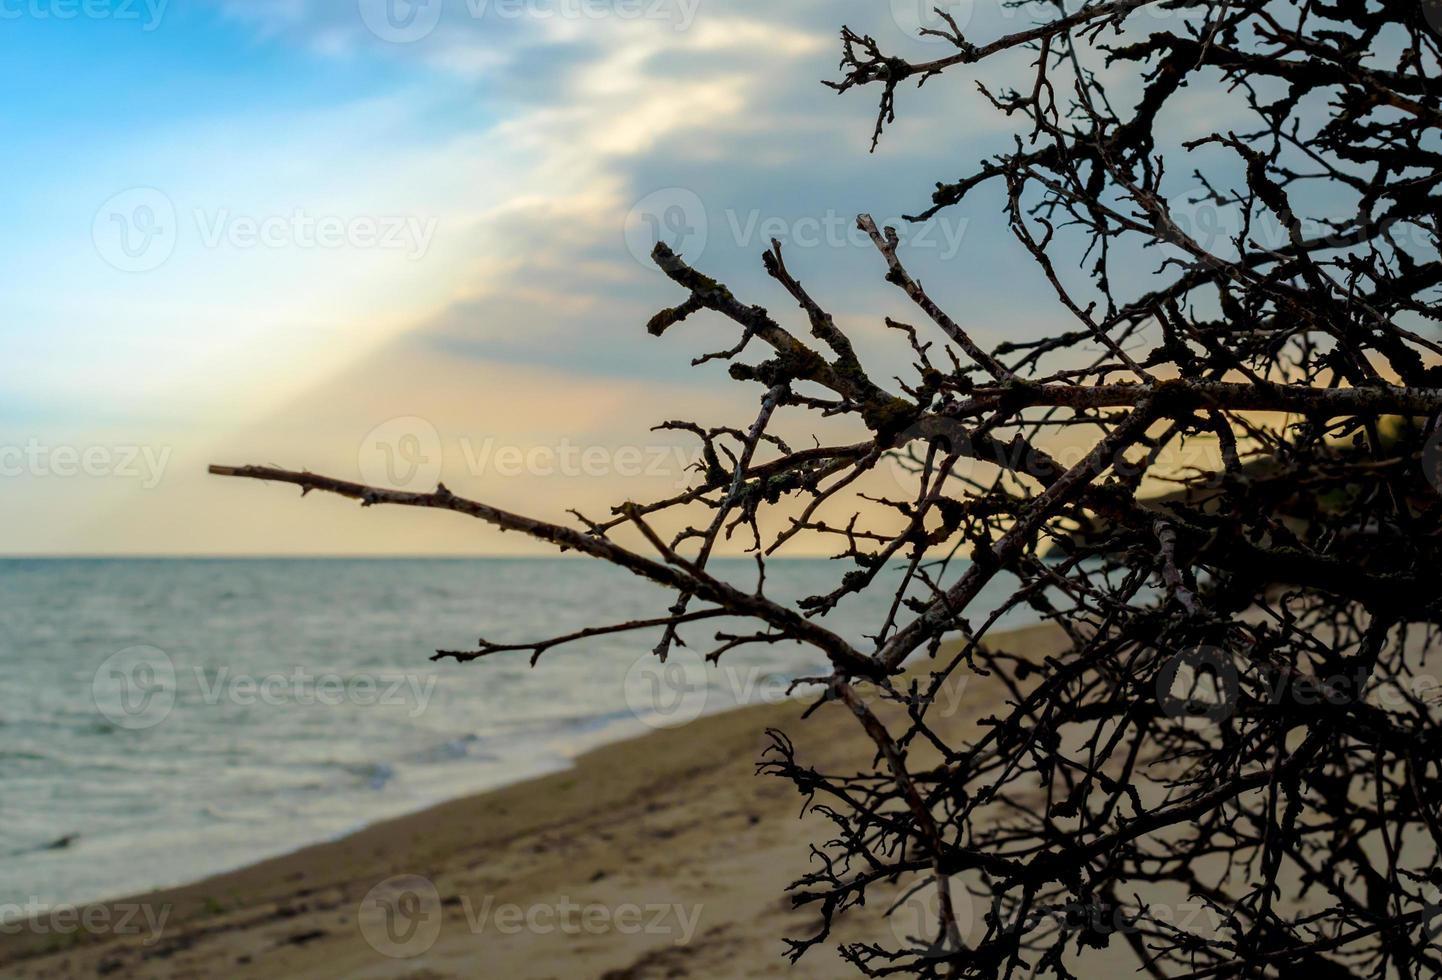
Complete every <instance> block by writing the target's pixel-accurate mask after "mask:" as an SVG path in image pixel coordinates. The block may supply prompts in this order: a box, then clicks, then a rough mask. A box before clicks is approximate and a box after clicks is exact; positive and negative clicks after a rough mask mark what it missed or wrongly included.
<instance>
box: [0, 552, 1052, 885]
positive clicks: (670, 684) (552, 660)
mask: <svg viewBox="0 0 1442 980" xmlns="http://www.w3.org/2000/svg"><path fill="white" fill-rule="evenodd" d="M849 567H850V566H849V565H847V566H845V567H843V566H842V565H839V564H837V563H835V562H828V561H823V560H792V561H775V562H770V563H768V570H767V578H766V583H765V589H766V593H767V595H769V596H771V597H773V598H775V599H777V600H780V601H788V600H795V599H797V598H799V597H802V596H806V595H813V594H818V593H825V592H829V591H830V590H831V589H833V588H835V586H836V584H837V583H838V582H839V580H840V577H841V575H842V574H844V572H845V571H846V570H847V569H848V568H849ZM712 568H713V570H714V571H715V572H716V573H717V574H718V575H720V576H721V577H723V578H726V579H728V580H729V581H731V582H733V583H734V584H737V585H739V586H744V587H746V588H754V586H755V565H754V562H752V561H750V560H749V559H723V560H717V561H715V562H713V565H712ZM958 571H959V569H958ZM899 574H900V572H899V570H898V569H888V570H886V572H885V573H883V576H882V577H883V579H886V578H887V577H889V576H895V575H899ZM953 574H955V572H954V573H953ZM1014 584H1015V583H1014V581H1013V580H1009V579H1004V578H999V579H998V580H996V581H995V582H994V583H993V585H992V587H991V589H990V590H989V592H988V593H987V594H984V595H983V596H982V597H981V598H980V600H979V601H978V603H977V605H976V606H975V607H974V608H975V609H976V610H977V612H978V614H980V612H982V611H984V610H990V609H994V608H997V607H998V606H999V605H1000V604H1001V602H1002V601H1003V600H1004V598H1005V596H1006V595H1007V594H1008V593H1009V592H1010V588H1011V586H1013V585H1014ZM673 600H674V597H673V596H672V595H671V594H669V593H666V592H664V591H662V590H659V589H658V588H657V587H655V586H653V585H651V584H650V583H647V582H645V581H642V580H640V579H637V578H636V577H634V576H632V575H631V574H629V573H627V572H625V571H624V570H620V569H616V568H613V567H610V566H607V565H604V564H601V563H598V562H593V561H587V560H584V559H544V558H516V559H510V558H484V559H235V560H232V559H12V560H0V869H3V870H0V908H7V907H8V908H16V907H19V908H24V909H36V908H47V907H55V906H62V905H80V904H84V903H86V902H91V901H99V900H104V899H109V898H118V897H122V896H125V895H130V894H135V893H139V892H143V891H147V890H150V889H153V888H158V887H166V886H170V885H177V884H183V883H187V882H191V881H196V880H199V879H201V878H204V877H206V876H208V875H212V874H216V873H220V872H224V871H228V870H232V869H235V868H238V867H243V866H245V865H248V864H251V863H254V862H256V861H259V860H262V859H265V858H268V857H274V856H277V855H281V854H285V853H289V852H290V851H293V850H296V849H298V848H301V847H304V846H306V845H309V844H314V843H318V842H322V841H326V840H331V839H334V838H337V837H340V836H343V835H345V834H346V833H348V832H351V831H354V830H357V829H359V828H361V827H363V826H365V825H367V824H370V823H373V822H376V821H380V820H384V819H387V818H391V817H395V816H399V815H402V814H405V813H409V812H414V811H417V810H421V809H424V808H426V807H428V806H431V805H433V804H436V803H439V802H442V801H445V800H450V799H455V798H458V797H462V796H466V795H469V794H473V793H476V792H480V791H484V790H487V789H492V788H495V787H499V786H502V785H506V784H509V783H514V782H518V781H521V780H525V779H530V778H533V777H537V776H540V775H544V774H546V773H550V772H555V771H557V770H561V769H564V768H566V767H568V766H570V765H571V764H572V763H573V761H574V760H575V758H576V757H577V756H578V755H579V754H580V753H582V752H584V751H585V750H587V749H588V748H592V747H594V746H596V745H599V744H601V743H604V742H608V741H612V740H616V739H622V738H628V737H632V736H635V735H638V734H643V733H645V732H647V731H650V730H653V729H657V728H671V727H676V726H679V725H681V724H684V723H685V722H687V721H690V720H692V719H694V718H695V717H699V716H700V715H702V714H707V713H711V712H715V711H721V710H725V709H727V708H730V707H733V706H735V705H738V704H743V703H755V702H759V701H767V700H776V699H781V698H785V697H787V696H796V695H795V694H794V693H793V692H791V691H790V690H789V689H790V682H791V681H792V680H794V679H796V678H802V677H808V676H814V675H818V674H823V673H825V671H826V667H825V662H824V659H823V658H822V657H821V656H820V655H819V654H818V653H817V652H816V651H815V650H813V649H811V648H809V647H804V646H800V645H797V644H793V643H776V644H752V645H747V646H741V647H738V648H736V649H734V650H731V651H730V652H728V653H727V654H726V655H725V656H724V657H723V658H721V661H720V663H719V664H717V665H708V664H707V663H706V662H705V660H704V656H703V655H704V654H705V653H706V652H708V651H709V650H711V649H713V648H714V647H715V646H716V645H717V644H716V642H715V641H714V637H715V635H716V634H717V633H718V632H729V633H738V632H747V633H754V632H756V631H757V626H756V624H754V623H752V624H746V623H741V622H738V621H731V620H712V621H702V622H697V623H695V624H692V625H689V626H687V627H683V629H682V631H681V636H682V639H683V640H685V641H686V644H687V645H686V646H685V647H684V648H678V649H677V651H676V652H675V654H674V655H673V656H672V657H671V658H670V659H669V660H668V662H667V663H666V664H664V665H663V664H660V663H659V662H658V661H657V660H656V658H654V657H653V656H651V653H650V651H651V649H652V648H653V647H654V646H655V644H656V641H657V639H658V638H659V632H658V631H655V630H652V631H645V632H641V633H616V634H606V635H598V636H594V637H591V638H588V639H586V640H584V641H581V642H576V643H572V644H569V645H564V646H557V647H554V648H552V649H550V650H548V651H546V652H545V653H544V654H543V655H542V656H541V657H540V659H539V661H538V663H537V664H536V666H535V667H532V666H531V664H530V656H531V655H530V653H529V652H528V651H517V652H507V653H498V654H495V655H493V656H491V657H488V658H485V659H483V660H479V661H476V662H473V663H466V664H458V663H454V662H449V661H446V662H433V661H432V660H431V657H432V655H433V654H434V652H435V651H437V650H460V651H465V650H472V649H474V648H475V647H476V644H477V640H478V638H479V637H482V636H484V637H485V638H486V639H488V640H490V641H493V642H500V643H518V642H527V641H535V640H540V639H543V638H545V637H550V636H558V635H562V634H566V633H569V632H572V631H577V630H582V629H586V628H588V627H593V626H598V625H604V624H609V623H620V622H624V621H628V620H634V619H646V618H652V617H656V616H660V615H664V614H665V611H666V608H667V607H668V606H669V605H670V604H671V602H672V601H673ZM890 601H891V596H890V593H889V592H888V591H887V590H886V589H884V588H878V589H874V590H871V591H870V592H869V593H868V594H867V595H865V596H861V597H853V598H851V599H849V600H848V601H846V602H845V603H843V604H842V605H841V606H840V607H839V608H838V609H836V610H835V611H833V612H832V613H830V614H829V615H827V616H826V617H824V618H823V619H822V620H820V621H821V622H823V623H824V624H826V625H827V626H828V627H829V628H830V629H832V630H833V631H835V632H837V633H839V634H841V635H842V636H845V637H846V638H848V639H850V640H852V641H854V642H856V643H858V644H863V645H864V646H863V648H864V649H871V648H872V646H871V645H870V644H868V641H867V640H866V637H867V635H868V634H874V633H875V632H876V629H877V627H878V625H879V624H880V623H881V622H883V621H884V620H885V618H886V615H887V610H888V607H889V605H890ZM696 605H701V604H699V603H698V604H696ZM978 619H979V615H978V616H975V617H973V621H974V622H975V621H977V620H978ZM1027 621H1029V620H1028V614H1027V613H1026V612H1016V613H1013V614H1010V615H1009V617H1008V618H1007V619H1004V620H1003V621H1002V624H1003V625H1022V624H1024V623H1025V622H1027ZM813 691H814V689H813ZM800 693H804V689H803V690H802V692H800Z"/></svg>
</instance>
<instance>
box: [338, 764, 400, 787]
mask: <svg viewBox="0 0 1442 980" xmlns="http://www.w3.org/2000/svg"><path fill="white" fill-rule="evenodd" d="M345 771H346V772H348V773H350V774H351V775H352V776H355V777H356V778H358V779H362V780H364V781H365V784H366V786H368V787H369V788H370V789H385V788H386V785H387V784H388V783H389V782H390V781H391V780H392V779H395V778H396V771H395V769H394V768H392V767H391V766H388V765H386V764H385V763H384V762H367V763H361V764H358V765H348V766H346V767H345Z"/></svg>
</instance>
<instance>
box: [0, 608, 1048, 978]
mask: <svg viewBox="0 0 1442 980" xmlns="http://www.w3.org/2000/svg"><path fill="white" fill-rule="evenodd" d="M1057 643H1058V640H1057V634H1056V633H1055V632H1054V631H1053V630H1051V629H1050V628H1048V627H1033V628H1031V629H1026V630H1019V631H1016V632H1014V633H1012V634H1008V635H1007V636H1006V637H1005V638H1000V637H999V638H998V640H997V641H996V645H1004V646H1006V647H1008V648H1012V649H1026V650H1027V651H1028V652H1032V653H1044V652H1049V651H1050V650H1052V649H1055V648H1056V646H1057ZM968 683H969V684H973V685H974V686H971V687H968V688H967V689H966V690H965V691H964V692H963V693H964V694H965V695H966V696H965V697H963V698H960V699H958V705H959V706H960V708H959V710H961V711H962V712H964V713H965V714H967V715H969V716H979V715H981V714H985V713H988V712H990V711H993V710H995V708H996V702H995V700H994V699H993V698H989V697H987V696H986V692H985V690H984V688H985V687H986V686H987V685H986V684H985V683H984V682H978V679H975V678H972V679H970V680H969V681H968ZM803 707H804V705H803V703H801V702H795V701H788V702H783V703H779V704H761V705H754V706H748V707H741V708H736V709H732V710H729V711H723V712H719V713H716V714H711V715H706V716H704V717H702V718H700V719H698V720H697V721H695V722H692V723H691V724H689V725H686V726H684V727H681V728H677V729H672V730H665V731H656V732H651V733H648V734H644V735H641V736H639V737H635V738H631V739H627V740H624V741H618V742H612V743H608V744H603V745H601V746H599V747H597V748H594V749H591V750H590V751H588V752H586V753H584V754H583V755H581V756H579V757H578V758H577V759H576V761H575V765H574V767H573V768H570V769H566V770H562V771H560V772H556V773H552V774H549V775H544V776H540V777H537V778H533V779H529V780H526V781H523V782H519V783H514V784H511V785H508V786H505V787H502V788H499V789H495V790H491V791H488V792H485V793H482V794H479V795H474V796H469V797H463V798H461V799H457V800H452V801H450V802H447V803H442V804H439V805H437V806H433V807H430V808H428V809H426V810H423V811H420V812H418V813H414V814H410V815H407V816H402V817H398V818H393V819H390V820H385V821H381V822H379V823H376V824H373V825H370V826H368V827H365V828H363V829H361V830H359V831H357V832H355V833H352V834H349V835H347V836H345V837H342V838H340V839H338V840H334V841H329V842H325V843H320V844H314V845H311V846H309V847H305V848H302V849H300V850H299V851H295V852H293V853H290V854H286V855H284V856H281V857H277V858H272V859H269V860H266V861H261V862H259V863H256V864H253V865H250V866H247V867H244V868H241V869H238V870H236V871H232V872H228V873H225V874H220V875H215V876H212V877H209V878H206V879H204V880H202V881H199V882H196V883H193V884H190V885H185V886H182V887H179V888H169V889H163V890H160V891H156V892H151V893H149V894H144V895H139V896H135V897H133V898H128V899H122V900H119V901H115V902H107V903H102V904H100V905H98V906H94V907H91V908H89V909H87V910H84V911H87V912H94V916H93V920H94V922H93V924H98V925H99V928H91V927H89V926H86V925H85V924H84V923H80V924H79V925H78V926H77V927H76V928H74V929H72V930H70V931H68V932H60V931H59V930H58V929H55V928H47V927H46V926H45V924H44V923H43V922H41V923H40V924H37V922H36V921H32V922H31V923H28V924H27V926H28V927H27V928H25V929H22V930H21V931H20V932H19V933H18V934H5V935H0V974H3V975H4V976H6V977H17V978H19V977H74V976H125V977H129V976H135V977H206V976H215V975H225V976H233V977H251V976H254V977H262V976H266V977H277V976H280V977H299V978H309V977H316V978H320V977H334V976H356V977H376V978H382V977H404V978H409V980H440V978H448V977H476V976H486V977H489V976H496V977H506V978H512V977H515V978H521V977H536V978H543V977H544V978H562V977H598V976H599V977H610V978H612V980H624V978H649V977H680V976H698V977H730V976H737V977H752V976H788V977H817V978H823V977H825V978H830V977H836V976H844V975H847V968H846V967H844V966H843V965H842V964H841V963H840V962H839V961H838V958H837V957H836V954H835V953H834V951H833V948H834V946H835V945H836V943H838V942H844V941H854V940H860V939H874V940H880V941H884V942H888V943H890V942H893V941H894V940H893V938H892V932H891V928H892V927H891V926H890V925H889V924H888V923H886V922H885V921H884V920H882V919H881V917H880V916H881V912H882V909H880V908H879V907H878V908H872V907H870V906H868V908H866V909H864V910H860V914H854V915H851V916H849V917H848V920H847V921H845V922H844V924H843V926H842V928H841V929H839V930H837V931H836V932H835V933H833V936H832V937H831V939H829V940H828V942H827V944H826V945H825V946H824V947H817V948H816V949H814V950H813V951H812V952H810V953H808V954H807V956H806V957H805V958H804V959H803V960H802V961H801V963H800V964H799V965H798V966H796V967H791V966H789V964H788V963H787V961H786V960H785V959H784V956H783V953H784V949H785V947H784V944H783V943H782V937H783V936H792V937H797V936H803V935H807V934H809V930H810V929H811V928H812V927H814V925H815V916H814V914H813V913H811V912H810V911H809V910H800V911H795V910H792V909H791V907H790V902H789V901H788V900H786V899H785V898H784V896H783V892H784V888H785V886H786V885H787V884H788V883H789V882H790V881H792V880H794V879H795V878H796V877H797V876H799V875H800V874H802V873H804V872H805V870H806V869H807V860H808V853H809V851H808V846H809V843H810V842H811V841H812V840H814V839H819V838H820V837H822V836H823V835H824V832H825V827H823V826H820V821H819V820H818V818H816V817H814V816H809V817H806V818H804V819H798V815H799V813H800V811H801V804H802V800H801V798H800V797H799V796H798V794H797V793H796V791H795V789H794V788H793V787H792V786H791V785H790V784H789V783H784V782H782V781H780V780H777V779H774V778H770V777H759V776H756V775H755V764H756V760H757V759H758V758H759V757H760V755H761V753H762V751H763V749H764V747H765V745H766V741H767V740H766V735H765V732H766V729H768V728H771V727H781V728H784V729H785V730H786V732H787V734H788V735H790V736H791V737H792V738H793V739H794V740H795V741H796V744H797V747H798V749H799V751H800V752H801V754H802V755H803V757H805V758H806V759H807V760H808V761H809V762H812V763H814V764H817V765H821V766H838V765H839V766H847V767H854V766H859V765H865V764H866V762H867V758H868V756H869V751H868V750H869V747H870V743H869V742H867V741H866V740H865V738H864V736H863V735H862V733H861V731H860V728H859V726H857V725H856V723H855V721H854V719H852V718H851V717H850V716H849V715H848V714H847V713H846V712H845V711H844V709H842V708H840V707H839V706H829V705H828V706H826V707H824V708H822V709H821V710H820V711H818V712H816V713H815V714H814V715H813V716H812V717H811V718H810V719H808V720H806V721H805V722H801V721H800V720H799V716H800V713H801V711H802V710H803ZM964 723H967V724H970V723H971V721H970V720H964ZM396 879H400V880H399V881H397V880H396ZM428 889H433V890H434V891H433V895H434V908H432V907H431V905H430V903H431V901H432V899H431V898H430V897H429V896H430V894H431V893H430V892H428V891H427V890H428ZM398 895H404V896H405V897H406V898H407V899H410V898H412V897H414V896H416V895H419V896H421V898H422V905H421V906H419V907H418V908H420V910H421V911H422V913H424V914H422V915H418V916H416V917H415V920H414V921H420V922H422V926H421V927H420V929H419V931H416V930H411V931H409V932H408V931H406V930H404V929H402V930H399V931H397V930H396V929H392V928H390V927H391V926H393V925H394V924H395V923H394V922H393V921H392V920H391V918H388V917H387V916H389V915H392V913H387V912H386V909H388V908H390V907H391V903H392V902H393V901H394V900H395V898H396V896H398ZM876 904H877V905H879V904H880V903H876ZM95 910H104V914H103V915H102V914H101V912H99V911H95ZM432 912H434V914H433V915H432V914H431V913H432ZM127 914H128V919H126V920H125V922H124V923H122V916H123V915H127ZM414 921H413V920H412V919H405V920H402V925H413V924H414ZM157 922H160V923H163V926H162V927H161V928H160V929H159V930H158V932H159V935H158V936H156V935H154V932H155V931H156V930H154V929H150V930H149V931H147V929H148V927H149V926H150V925H153V924H155V923H157ZM50 925H51V926H54V925H57V924H55V923H51V924H50ZM42 929H43V930H44V931H42ZM432 932H433V933H434V935H431V933H432ZM478 963H485V964H486V965H485V968H484V969H483V970H481V971H480V972H477V964H478Z"/></svg>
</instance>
